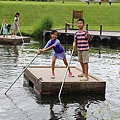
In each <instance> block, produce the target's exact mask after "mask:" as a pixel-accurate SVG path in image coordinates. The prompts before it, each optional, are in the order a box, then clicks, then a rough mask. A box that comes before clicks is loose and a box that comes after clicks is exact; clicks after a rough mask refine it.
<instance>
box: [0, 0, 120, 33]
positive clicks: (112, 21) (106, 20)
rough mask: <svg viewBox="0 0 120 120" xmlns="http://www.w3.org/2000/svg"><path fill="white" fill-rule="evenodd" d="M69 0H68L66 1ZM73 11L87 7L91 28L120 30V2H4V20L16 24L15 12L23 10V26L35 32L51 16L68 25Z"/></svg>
mask: <svg viewBox="0 0 120 120" xmlns="http://www.w3.org/2000/svg"><path fill="white" fill-rule="evenodd" d="M64 1H65V0H64ZM72 10H83V17H84V19H85V23H86V24H89V30H99V26H100V24H102V25H103V30H109V31H120V3H112V5H109V4H108V3H102V4H101V5H99V4H98V3H95V4H94V3H90V5H87V3H85V2H68V1H65V3H62V0H61V1H57V0H56V1H55V2H32V1H31V2H30V1H20V2H19V1H0V21H1V22H2V20H4V21H5V22H7V23H10V24H12V22H13V18H14V15H15V13H16V12H17V11H18V12H20V14H21V15H20V24H21V26H20V29H21V31H22V32H25V33H29V34H31V33H32V32H33V30H34V26H35V24H36V21H37V20H39V19H41V18H42V17H43V16H48V17H50V18H51V19H52V21H53V29H54V28H64V25H65V23H66V22H69V23H71V21H72Z"/></svg>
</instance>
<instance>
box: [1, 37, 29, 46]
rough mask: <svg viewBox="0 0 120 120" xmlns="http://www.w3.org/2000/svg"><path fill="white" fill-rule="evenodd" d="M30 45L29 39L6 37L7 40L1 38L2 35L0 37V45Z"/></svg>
mask: <svg viewBox="0 0 120 120" xmlns="http://www.w3.org/2000/svg"><path fill="white" fill-rule="evenodd" d="M23 41H24V43H30V37H25V36H23V37H21V36H16V38H15V37H13V38H12V37H11V36H8V38H5V37H3V35H0V44H15V45H16V44H21V43H23Z"/></svg>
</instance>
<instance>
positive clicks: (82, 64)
mask: <svg viewBox="0 0 120 120" xmlns="http://www.w3.org/2000/svg"><path fill="white" fill-rule="evenodd" d="M80 64H81V67H82V71H83V73H84V74H85V68H84V63H83V62H80Z"/></svg>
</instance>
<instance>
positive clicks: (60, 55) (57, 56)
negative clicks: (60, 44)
mask: <svg viewBox="0 0 120 120" xmlns="http://www.w3.org/2000/svg"><path fill="white" fill-rule="evenodd" d="M53 56H55V57H56V58H57V59H60V60H63V59H65V58H66V54H65V52H62V53H56V52H53Z"/></svg>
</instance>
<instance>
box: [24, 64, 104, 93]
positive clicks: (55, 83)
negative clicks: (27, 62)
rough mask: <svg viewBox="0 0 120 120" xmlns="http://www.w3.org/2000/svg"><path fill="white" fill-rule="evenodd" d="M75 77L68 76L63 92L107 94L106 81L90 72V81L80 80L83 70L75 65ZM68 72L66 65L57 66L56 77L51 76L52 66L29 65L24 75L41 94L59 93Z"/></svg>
mask: <svg viewBox="0 0 120 120" xmlns="http://www.w3.org/2000/svg"><path fill="white" fill-rule="evenodd" d="M70 68H71V71H72V72H73V74H74V77H69V76H68V75H67V76H66V79H65V83H64V86H63V89H62V94H69V93H70V94H71V93H90V94H91V93H102V94H105V89H106V82H105V81H103V80H101V79H99V78H97V77H95V76H93V75H90V74H89V80H88V81H80V77H78V74H80V73H81V70H80V69H79V68H77V67H75V66H71V67H70ZM65 72H66V67H64V66H56V67H55V79H52V78H51V66H29V67H28V68H27V69H26V70H25V72H24V77H25V79H26V80H27V81H28V83H29V85H30V86H32V87H33V86H34V88H35V89H36V90H37V91H38V92H39V93H40V94H58V93H59V91H60V87H61V84H62V82H63V78H64V75H65Z"/></svg>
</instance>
